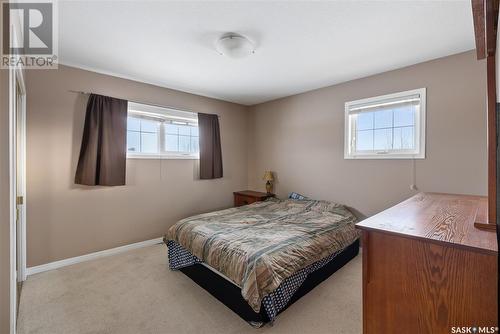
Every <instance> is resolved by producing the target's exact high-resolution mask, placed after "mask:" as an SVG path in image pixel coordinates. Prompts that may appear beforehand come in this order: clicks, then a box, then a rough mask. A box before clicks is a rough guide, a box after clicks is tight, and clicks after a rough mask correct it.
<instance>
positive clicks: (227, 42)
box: [215, 33, 255, 58]
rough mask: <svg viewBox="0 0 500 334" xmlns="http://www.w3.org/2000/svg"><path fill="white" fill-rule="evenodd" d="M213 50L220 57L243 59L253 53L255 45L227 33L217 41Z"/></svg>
mask: <svg viewBox="0 0 500 334" xmlns="http://www.w3.org/2000/svg"><path fill="white" fill-rule="evenodd" d="M215 49H216V50H217V52H218V53H219V54H220V55H224V56H227V57H230V58H243V57H246V56H249V55H251V54H253V53H255V45H254V43H252V42H251V41H250V40H249V39H248V38H246V37H245V36H242V35H239V34H236V33H227V34H225V35H223V36H222V37H221V38H219V39H218V40H217V42H216V43H215Z"/></svg>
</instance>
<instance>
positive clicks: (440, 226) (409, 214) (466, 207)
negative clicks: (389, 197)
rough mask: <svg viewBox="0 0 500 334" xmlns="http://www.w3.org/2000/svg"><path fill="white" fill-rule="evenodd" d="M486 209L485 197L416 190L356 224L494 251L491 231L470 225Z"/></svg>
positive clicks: (367, 228)
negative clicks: (404, 199) (417, 192)
mask: <svg viewBox="0 0 500 334" xmlns="http://www.w3.org/2000/svg"><path fill="white" fill-rule="evenodd" d="M486 210H487V197H483V196H471V195H453V194H438V193H419V194H417V195H415V196H413V197H411V198H409V199H407V200H406V201H404V202H401V203H399V204H397V205H395V206H393V207H392V208H389V209H387V210H385V211H382V212H380V213H378V214H376V215H374V216H372V217H370V218H367V219H365V220H363V221H361V222H359V223H358V224H356V227H358V228H359V229H362V230H371V231H377V232H384V233H391V234H398V235H401V236H405V237H409V238H416V239H425V240H428V241H434V242H438V243H443V244H450V246H457V247H464V248H472V249H474V250H477V251H483V252H487V253H498V244H497V236H496V233H495V231H485V230H481V229H478V228H476V227H474V222H475V221H476V219H478V218H479V217H480V216H483V217H484V215H486Z"/></svg>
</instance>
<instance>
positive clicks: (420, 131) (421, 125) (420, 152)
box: [344, 88, 427, 159]
mask: <svg viewBox="0 0 500 334" xmlns="http://www.w3.org/2000/svg"><path fill="white" fill-rule="evenodd" d="M415 94H419V95H420V108H419V111H418V112H417V113H416V115H415V118H416V119H415V133H416V134H417V138H416V139H417V140H416V148H415V150H411V151H408V150H406V151H405V150H398V151H388V152H386V151H379V152H369V153H362V152H361V153H360V152H353V151H354V145H355V141H354V140H355V138H354V137H353V136H352V135H351V134H352V133H353V131H354V130H355V127H356V124H355V123H354V122H352V121H351V117H349V116H350V113H349V110H351V108H352V107H353V106H356V105H362V104H367V103H373V102H376V101H380V100H388V99H394V98H396V99H397V98H401V97H405V96H408V95H415ZM426 100H427V98H426V88H419V89H413V90H408V91H404V92H398V93H394V94H387V95H381V96H375V97H370V98H366V99H361V100H356V101H349V102H346V103H345V115H344V122H345V123H344V159H425V123H426V109H427V108H426Z"/></svg>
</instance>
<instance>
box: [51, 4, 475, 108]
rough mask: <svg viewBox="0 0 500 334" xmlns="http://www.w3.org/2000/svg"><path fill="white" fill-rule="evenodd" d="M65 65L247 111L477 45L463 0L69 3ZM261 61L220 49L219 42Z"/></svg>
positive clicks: (63, 36)
mask: <svg viewBox="0 0 500 334" xmlns="http://www.w3.org/2000/svg"><path fill="white" fill-rule="evenodd" d="M59 17H60V20H59V35H60V41H59V47H60V60H61V63H63V64H67V65H70V66H76V67H81V68H87V69H91V70H94V71H97V72H103V73H108V74H113V75H116V76H120V77H125V78H130V79H134V80H138V81H143V82H148V83H152V84H156V85H159V86H163V87H168V88H173V89H177V90H181V91H186V92H191V93H195V94H199V95H204V96H209V97H215V98H218V99H222V100H226V101H232V102H237V103H241V104H246V105H252V104H257V103H260V102H264V101H268V100H272V99H276V98H280V97H284V96H288V95H293V94H297V93H300V92H304V91H308V90H312V89H315V88H320V87H324V86H329V85H332V84H336V83H340V82H345V81H348V80H352V79H355V78H360V77H365V76H368V75H372V74H375V73H380V72H385V71H388V70H391V69H396V68H400V67H404V66H407V65H411V64H415V63H419V62H422V61H426V60H430V59H434V58H439V57H443V56H447V55H450V54H455V53H459V52H462V51H466V50H470V49H473V48H474V35H473V25H472V14H471V4H470V1H469V0H466V1H382V2H381V1H357V2H351V1H322V2H311V1H302V2H297V1H293V2H292V1H277V2H269V1H266V2H264V1H249V2H239V1H233V2H227V1H226V2H222V1H221V2H213V1H199V2H194V1H185V2H168V1H128V2H119V1H106V2H104V1H68V2H60V6H59ZM226 32H236V33H240V34H243V35H245V36H247V37H248V38H250V39H252V40H254V41H255V42H256V43H257V45H258V47H257V51H256V53H255V54H254V55H252V56H249V57H247V58H244V59H230V58H226V57H224V56H220V55H219V54H218V53H216V52H215V49H214V47H213V44H214V42H215V40H216V39H217V37H218V36H220V35H222V34H223V33H226Z"/></svg>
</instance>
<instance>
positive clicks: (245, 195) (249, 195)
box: [233, 190, 274, 206]
mask: <svg viewBox="0 0 500 334" xmlns="http://www.w3.org/2000/svg"><path fill="white" fill-rule="evenodd" d="M233 194H234V206H242V205H247V204H251V203H255V202H259V201H265V200H266V199H268V198H269V197H274V194H267V193H261V192H259V191H252V190H244V191H235V192H234V193H233Z"/></svg>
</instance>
